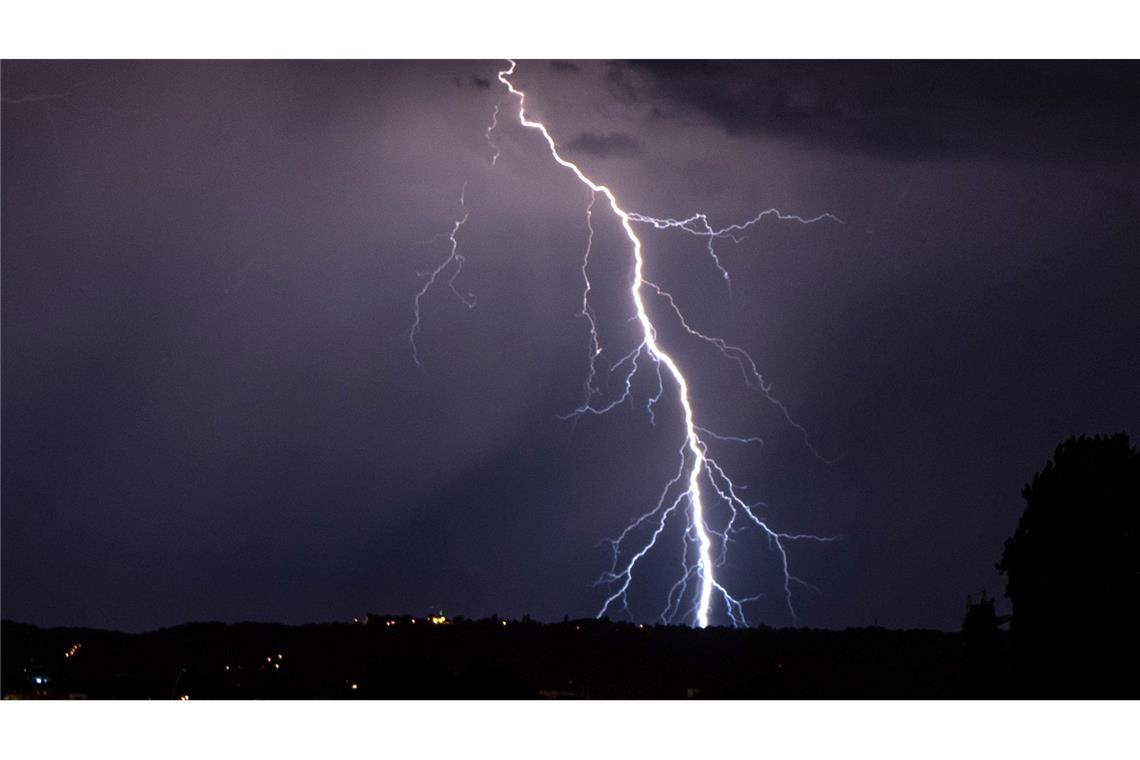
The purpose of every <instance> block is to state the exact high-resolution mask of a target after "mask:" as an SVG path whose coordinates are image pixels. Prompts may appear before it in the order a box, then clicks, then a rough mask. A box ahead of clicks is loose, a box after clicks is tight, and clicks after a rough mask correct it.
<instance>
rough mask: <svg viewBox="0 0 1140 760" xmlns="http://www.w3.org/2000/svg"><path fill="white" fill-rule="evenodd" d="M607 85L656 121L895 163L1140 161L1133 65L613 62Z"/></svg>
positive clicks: (1137, 72)
mask: <svg viewBox="0 0 1140 760" xmlns="http://www.w3.org/2000/svg"><path fill="white" fill-rule="evenodd" d="M641 77H647V78H648V91H646V90H645V88H644V84H645V83H644V82H641V81H640V78H641ZM610 84H611V90H612V93H613V94H614V96H615V97H617V98H618V99H620V100H623V101H628V100H630V99H631V98H635V99H643V100H647V101H650V102H651V104H652V102H653V101H658V100H660V101H663V103H665V104H668V105H662V104H661V103H657V104H655V105H653V111H652V112H653V113H654V114H655V115H657V116H666V117H667V116H679V115H682V114H684V113H691V112H696V113H699V114H702V115H703V116H705V117H707V118H709V119H711V120H712V121H713V122H715V123H716V124H718V125H719V126H721V127H722V128H723V129H725V130H727V131H728V132H730V133H734V134H757V135H767V136H772V137H779V138H790V139H793V140H795V141H798V142H800V143H806V144H810V145H815V146H820V147H825V148H832V149H836V150H840V151H844V152H851V153H864V154H870V155H875V156H883V157H888V158H893V159H902V160H916V159H917V160H921V159H982V160H991V161H1003V162H1018V163H1035V162H1047V163H1067V162H1072V161H1082V160H1089V159H1093V160H1115V159H1119V158H1122V157H1124V158H1136V157H1137V156H1138V155H1140V139H1137V135H1138V134H1140V64H1138V63H1137V62H1134V61H1132V62H1120V61H1062V62H1057V61H647V62H637V63H631V64H626V65H622V64H615V65H613V66H611V69H610Z"/></svg>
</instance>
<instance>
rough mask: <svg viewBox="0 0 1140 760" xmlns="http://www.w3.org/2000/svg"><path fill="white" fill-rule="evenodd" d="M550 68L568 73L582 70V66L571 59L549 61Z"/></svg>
mask: <svg viewBox="0 0 1140 760" xmlns="http://www.w3.org/2000/svg"><path fill="white" fill-rule="evenodd" d="M550 68H552V69H554V70H555V71H562V72H568V73H575V72H578V71H581V70H582V67H581V66H579V65H578V64H576V63H574V62H573V61H551V62H550Z"/></svg>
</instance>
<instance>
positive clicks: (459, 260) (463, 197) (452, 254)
mask: <svg viewBox="0 0 1140 760" xmlns="http://www.w3.org/2000/svg"><path fill="white" fill-rule="evenodd" d="M459 208H460V210H462V212H463V214H462V215H461V216H460V217H459V218H457V219H456V220H455V221H454V222H452V224H451V232H449V233H447V234H446V235H443V234H439V235H436V236H435V237H433V238H431V239H430V240H427V241H423V242H424V243H430V242H434V241H435V240H441V239H443V238H446V239H447V241H448V243H449V244H450V250H449V252H448V254H447V258H445V259H444V260H443V261H441V262H440V264H439V266H437V267H435V268H434V269H432V270H430V271H428V272H420V277H423V278H424V284H423V287H422V288H420V289H419V290H418V291H417V292H416V297H415V300H414V302H413V305H412V312H413V314H414V315H415V319H414V320H413V321H412V326H411V327H409V328H408V330H407V335H408V343H409V344H410V345H411V347H412V360H413V361H415V363H416V366H417V367H422V366H423V363H422V362H420V354H419V349H418V348H417V347H416V335H418V334H419V331H420V303H421V302H422V301H423V298H424V296H426V295H427V293H428V291H429V290H431V288H432V286H433V285H435V283H436V280H438V279H439V278H440V276H441V275H442V274H443V272H444V270H446V269H447V268H448V267H450V266H452V265H453V264H454V265H455V266H454V269H453V271H452V273H451V276H450V277H449V278H447V285H448V287H449V288H450V289H451V292H452V293H454V294H455V297H456V298H458V299H459V300H460V302H462V303H463V305H464V306H466V307H467V308H468V309H473V308H475V294H474V293H467V294H463V293H460V292H459V289H458V288H456V287H455V279H456V278H457V277H459V274H460V273H461V272H462V271H463V262H464V258H463V254H461V253H459V241H458V240H456V239H455V236H456V235H457V234H459V228H460V227H462V226H463V225H464V224H466V223H467V219H468V217H470V216H471V212H470V211H468V210H467V183H466V182H464V183H463V189H462V190H460V191H459Z"/></svg>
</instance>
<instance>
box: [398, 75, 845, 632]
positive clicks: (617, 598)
mask: <svg viewBox="0 0 1140 760" xmlns="http://www.w3.org/2000/svg"><path fill="white" fill-rule="evenodd" d="M508 64H509V66H508V68H506V69H503V70H502V71H499V72H498V81H499V82H501V83H502V84H503V85H504V86H505V87H506V88H507V92H508V93H509V95H510V96H511V97H514V98H516V99H517V102H518V112H517V115H518V121H519V124H521V125H522V126H523V127H524V128H526V129H528V130H533V131H535V132H537V133H538V134H539V135H541V136H542V138H543V139H544V140H545V142H546V145H547V147H548V148H549V152H550V157H551V158H552V159H553V160H554V161H555V162H556V163H557V164H559V165H560V166H562V167H564V168H565V169H568V170H569V171H570V172H572V173H573V174H574V176H575V177H576V178H577V179H578V181H579V182H580V183H581V184H582V185H583V186H584V187H585V188H586V189H588V190H589V193H590V202H589V205H588V206H587V208H586V226H587V229H588V230H589V236H588V239H587V244H586V252H585V255H584V257H583V260H582V267H581V272H582V278H583V281H584V290H583V293H582V302H581V309H580V310H579V313H578V316H580V317H582V318H583V319H585V320H586V322H587V325H588V327H589V333H590V344H589V354H590V361H589V371H588V373H587V376H586V381H585V387H584V391H585V399H584V401H583V403H582V404H581V405H580V406H579V407H577V408H576V409H575V410H574V411H573V412H571V413H570V414H568V415H566V416H565V417H564V419H571V418H574V419H576V418H578V417H580V416H582V415H585V414H605V413H606V412H608V411H610V410H612V409H614V408H616V407H617V406H619V405H620V404H622V403H624V402H625V401H626V400H628V399H630V398H631V397H632V395H633V381H634V377H635V375H636V374H637V373H638V371H639V370H640V369H641V368H642V367H644V366H646V365H647V364H649V363H650V362H651V363H652V364H653V367H654V369H655V370H656V378H657V390H656V393H655V394H654V395H653V396H651V397H650V398H649V399H648V401H647V402H646V410H647V412H648V414H649V417H650V421H651V422H652V421H654V420H655V417H654V405H655V404H657V403H659V402H660V401H661V399H662V397H663V396H664V394H665V391H666V386H667V385H668V387H669V388H670V389H671V390H672V391H674V392H675V394H676V398H677V403H678V406H679V410H680V416H681V420H682V424H683V437H682V442H681V444H680V446H679V447H678V451H677V457H678V464H677V470H676V472H675V474H674V475H673V477H672V478H671V479H670V480H669V481H668V482H667V483H666V484H665V486H664V488H663V489H662V490H661V492H660V496H659V497H658V499H657V503H656V504H655V506H654V507H653V508H652V509H650V510H649V511H647V512H645V513H644V514H642V515H640V516H639V517H637V518H636V519H634V520H633V521H632V522H630V523H629V524H628V525H627V526H626V528H625V529H624V530H623V531H622V532H621V533H620V534H619V535H618V536H617V537H616V538H614V539H611V540H609V544H610V547H611V549H612V563H611V566H610V569H609V570H608V571H607V572H606V573H604V574H603V575H602V577H601V578H600V579H599V583H600V584H603V585H606V586H608V587H609V593H608V596H607V597H606V598H605V600H604V601H603V603H602V605H601V608H600V609H599V611H598V613H597V617H599V618H600V617H603V616H604V615H606V614H607V613H608V612H609V611H610V610H611V609H615V608H620V609H622V610H624V611H625V612H626V613H628V614H630V615H631V616H632V612H631V611H630V608H629V593H630V586H631V584H632V582H633V578H634V572H635V570H637V569H638V565H639V563H640V562H641V561H642V560H643V559H644V558H645V557H646V556H647V555H648V554H649V553H650V552H651V551H652V550H653V549H654V548H655V547H656V546H657V544H658V542H659V540H660V539H661V537H662V535H663V534H664V533H665V532H666V529H667V527H668V525H669V524H670V521H671V520H672V519H673V518H674V516H675V515H683V516H684V523H683V526H682V527H683V530H682V538H683V544H682V551H681V575H680V578H679V579H678V580H677V581H676V582H675V583H674V584H673V585H672V587H670V589H669V591H668V594H667V595H666V604H665V608H664V609H663V610H662V612H661V614H660V619H661V620H662V621H663V622H675V621H684V622H686V623H689V624H693V625H696V626H698V627H700V628H705V627H707V626H708V625H709V623H710V620H711V619H712V615H713V614H714V602H717V603H718V604H719V605H723V610H724V615H725V617H726V618H727V620H728V622H730V623H731V624H732V625H734V626H747V625H748V619H747V617H746V615H745V605H746V604H748V603H749V602H752V601H755V600H756V599H758V598H759V596H760V595H756V596H749V597H740V598H738V597H736V596H734V595H733V594H732V593H730V592H729V590H728V589H727V588H726V587H725V585H723V584H722V583H721V581H720V580H719V579H718V574H717V570H718V568H721V567H723V566H724V564H725V563H726V561H727V555H728V544H729V543H730V541H732V540H733V539H732V536H733V535H734V534H735V533H737V532H739V531H740V530H742V529H743V528H741V527H737V523H738V522H739V523H745V522H747V523H750V524H752V525H754V526H755V527H757V528H758V529H759V530H760V531H761V532H762V534H763V535H764V536H765V537H766V538H767V540H768V543H769V545H770V547H771V548H772V549H773V550H774V551H775V552H776V553H777V555H778V558H779V561H780V565H781V567H782V571H783V591H784V598H785V603H786V606H787V609H788V612H789V613H790V615H791V618H792V621H793V623H795V622H798V617H797V614H796V610H795V607H794V605H793V598H792V586H793V585H802V586H805V587H807V588H814V587H812V586H811V585H810V584H808V583H806V582H805V581H803V580H801V579H799V578H797V577H796V576H794V575H792V574H791V572H790V569H789V558H788V551H787V545H788V544H789V543H791V542H795V541H816V542H829V541H832V540H835V539H834V537H829V536H817V535H814V534H807V533H787V532H782V531H778V530H775V529H773V528H771V527H769V525H768V524H767V522H766V521H765V520H764V519H763V518H762V517H761V516H760V514H759V509H761V508H763V507H765V506H766V505H764V504H763V503H754V504H749V503H747V502H745V501H744V500H743V499H742V498H741V496H740V491H741V490H743V487H742V486H738V485H736V484H735V483H734V482H733V481H732V479H731V478H730V477H729V475H728V474H727V473H726V472H725V470H724V469H723V468H722V467H721V466H720V464H719V463H718V462H717V460H716V459H715V458H714V457H713V456H711V455H710V452H709V445H708V441H709V440H714V441H718V442H721V443H729V444H762V443H763V442H762V441H761V440H760V439H759V438H757V437H754V436H743V435H723V434H720V433H716V432H713V431H712V430H709V429H708V428H706V427H703V426H701V425H699V424H698V423H697V416H696V413H695V411H694V404H693V399H692V393H691V391H690V387H689V382H688V380H687V379H686V377H685V374H684V372H683V371H682V369H681V365H680V363H679V362H678V361H677V359H676V358H675V357H674V356H673V355H672V354H671V353H669V352H668V351H667V350H666V349H665V347H664V346H663V345H662V344H661V342H660V341H659V339H658V332H657V327H656V326H655V324H654V322H653V320H652V319H651V317H650V315H649V311H648V309H647V307H646V298H647V297H651V298H655V299H659V300H660V301H661V302H662V303H663V304H665V305H667V306H668V310H669V313H671V314H673V316H674V317H675V318H676V321H677V324H679V325H680V327H681V328H682V329H683V330H684V331H685V333H686V334H688V335H689V336H691V337H693V338H696V339H698V340H700V341H703V342H705V343H707V344H709V345H711V346H712V347H713V348H715V349H716V350H717V351H718V352H719V353H720V354H721V355H723V356H724V357H725V358H727V359H728V360H730V361H732V362H734V363H735V364H737V366H738V367H739V368H740V371H741V373H742V375H743V377H744V381H745V383H746V384H747V385H748V386H750V387H752V388H754V389H756V390H758V391H759V392H760V393H761V394H762V395H763V396H764V397H765V398H766V399H767V400H768V401H769V402H771V403H772V404H774V405H775V406H776V408H777V409H779V411H780V412H781V414H782V415H783V417H784V419H785V420H786V421H787V422H788V424H790V425H791V426H793V427H794V428H795V429H796V430H797V431H799V433H800V434H801V435H802V437H803V440H804V443H805V445H806V446H807V447H808V448H809V449H810V450H811V452H812V453H813V454H814V455H815V456H816V457H818V458H820V459H823V460H824V461H828V460H826V459H825V458H824V457H823V456H822V455H821V454H820V453H819V451H818V450H817V449H816V448H815V447H814V446H813V445H812V443H811V441H810V440H809V438H808V434H807V431H806V429H805V428H804V427H803V426H802V425H800V424H799V423H798V422H796V421H795V420H794V419H793V418H792V416H791V414H790V413H789V411H788V409H787V407H786V406H785V405H784V404H783V403H781V402H780V401H779V400H778V399H777V398H775V397H774V396H773V395H772V393H771V385H770V384H769V383H768V382H767V381H766V380H765V379H764V378H763V376H762V375H761V373H760V371H759V369H758V366H757V364H756V362H755V361H754V360H753V358H752V357H751V356H750V355H749V354H748V352H747V351H745V350H744V349H742V348H739V347H737V346H733V345H731V344H729V343H727V342H726V341H724V340H723V339H721V338H718V337H715V336H711V335H707V334H705V333H703V332H701V331H699V330H697V329H696V328H694V327H693V326H692V325H691V324H690V323H689V321H688V320H687V319H686V318H685V316H684V314H683V312H682V311H681V308H680V306H679V305H678V304H677V301H676V299H675V298H674V297H673V295H671V294H670V293H669V292H668V291H666V290H664V289H663V288H661V287H660V286H659V285H657V284H656V283H654V282H652V281H650V280H647V279H646V278H645V274H644V271H645V258H644V250H643V246H642V242H641V239H640V238H639V237H638V236H637V234H636V232H635V231H634V224H645V225H650V226H652V227H654V228H657V229H662V230H664V229H674V230H679V231H681V232H684V233H687V234H689V235H693V236H696V237H703V238H706V251H707V253H708V255H709V257H710V258H711V260H712V262H713V265H714V266H715V267H716V268H717V270H718V271H719V272H720V273H721V276H722V277H723V278H724V280H725V282H726V284H727V285H728V286H729V287H730V288H731V278H730V276H729V274H728V271H727V270H726V269H725V268H724V266H723V265H722V262H721V260H720V258H719V257H718V255H717V253H716V249H715V243H716V242H717V241H721V240H726V239H727V240H731V241H733V242H734V243H740V242H741V241H742V240H743V239H744V237H745V234H746V232H747V231H748V230H749V229H750V228H751V227H753V226H755V225H757V224H759V223H760V222H761V221H763V220H764V219H766V218H769V217H771V218H773V219H775V220H780V221H794V222H799V223H801V224H813V223H816V222H820V221H824V220H827V221H832V222H837V223H842V220H840V219H838V218H837V217H835V216H833V215H832V214H821V215H819V216H816V217H811V218H805V217H801V216H797V215H792V214H784V213H781V212H780V211H778V210H776V209H767V210H765V211H762V212H760V213H759V214H757V215H756V216H755V217H754V218H753V219H750V220H748V221H745V222H743V223H739V224H731V225H728V226H726V227H720V228H718V227H714V226H713V225H712V223H711V222H710V221H709V218H708V216H707V215H706V214H703V213H698V214H694V215H693V216H691V217H688V218H686V219H672V218H658V217H652V216H648V215H645V214H640V213H637V212H632V211H627V210H626V209H625V208H623V207H622V205H621V204H620V203H619V201H618V199H617V195H616V194H615V193H614V192H613V190H612V189H611V188H610V187H608V186H607V185H603V184H601V183H599V182H597V181H595V180H593V179H591V178H590V177H588V176H587V175H586V174H585V172H583V171H582V169H581V168H580V167H579V166H578V165H577V164H575V163H573V162H572V161H568V160H567V159H566V158H564V157H563V156H562V155H561V154H560V153H559V151H558V145H557V142H556V141H555V140H554V138H553V136H552V135H551V134H550V132H549V130H548V129H547V127H546V125H544V124H543V123H542V122H539V121H534V120H531V119H529V118H528V117H527V114H526V94H525V93H524V92H523V91H522V90H519V89H518V88H516V87H515V85H514V83H513V82H512V81H511V78H512V76H513V75H514V73H515V69H516V62H515V61H514V60H511V59H508ZM499 115H500V107H499V105H496V106H495V111H494V114H493V115H492V119H491V125H490V126H489V127H488V128H487V129H486V131H485V133H486V139H487V143H488V144H489V145H490V146H491V148H492V149H493V150H494V155H493V156H492V158H491V163H492V165H494V164H495V162H496V161H497V160H498V159H499V157H500V155H501V150H500V148H499V146H498V145H497V144H496V143H495V142H494V140H493V139H492V133H493V132H494V130H495V129H496V128H497V127H498V126H499ZM599 196H600V197H601V198H602V199H604V201H605V205H606V206H608V208H609V211H610V213H612V214H613V215H614V217H615V218H616V219H617V220H618V222H619V223H620V226H621V228H622V230H623V232H624V234H625V237H626V238H627V240H628V242H629V246H630V250H631V256H632V263H633V272H632V282H631V283H630V287H629V297H630V300H631V303H632V306H633V312H634V317H633V318H632V320H631V321H636V322H637V323H638V325H639V327H640V340H639V342H638V345H637V346H636V347H635V348H634V349H633V350H632V351H629V352H628V353H626V354H625V355H623V356H622V357H621V358H619V359H618V360H617V361H616V362H614V363H612V364H610V365H609V366H608V370H609V371H610V372H611V373H613V372H617V371H619V370H620V371H621V373H622V375H621V377H622V384H623V391H622V392H621V394H620V395H619V396H618V397H617V398H615V399H613V400H610V401H608V402H602V401H599V402H595V396H597V395H599V390H598V388H597V387H596V386H595V379H596V377H597V373H598V365H597V361H598V359H599V357H601V356H602V354H603V353H604V350H603V348H602V345H601V342H600V339H599V334H598V324H597V320H596V318H595V312H594V310H593V308H592V307H591V305H590V293H591V283H590V277H589V263H590V254H591V251H592V248H593V245H594V226H593V216H594V213H595V205H596V202H597V201H598V199H599ZM461 205H463V204H462V199H461ZM466 219H467V216H466V207H465V206H464V216H463V217H462V218H461V219H460V220H458V221H456V222H455V223H454V225H453V227H452V230H451V234H450V236H449V239H450V241H451V254H450V256H449V257H448V259H447V260H445V261H444V262H443V263H442V264H441V265H440V266H439V267H438V268H436V269H435V270H434V271H433V272H431V273H430V274H429V275H428V281H427V282H426V283H425V284H424V287H423V288H422V289H421V290H420V291H419V293H418V294H417V296H416V302H415V314H416V321H415V323H414V324H413V326H412V330H411V332H410V339H411V341H412V346H413V351H414V349H415V342H414V338H415V333H416V330H417V328H418V325H419V304H420V299H421V298H422V297H423V295H424V294H425V293H427V291H428V290H429V289H430V288H431V287H432V285H433V284H434V283H435V281H436V279H437V278H438V277H439V276H440V273H441V272H442V271H443V270H444V269H446V268H447V267H448V266H449V265H450V264H451V263H452V262H453V261H454V262H456V263H457V267H456V271H455V274H453V276H452V282H454V277H455V276H456V275H458V270H459V267H461V266H462V261H463V259H462V257H461V256H459V255H458V254H457V252H456V251H457V243H456V240H455V234H456V233H457V232H458V231H459V228H460V227H461V226H462V224H463V222H465V221H466ZM453 290H454V287H453ZM456 295H459V297H460V299H461V300H463V301H464V303H467V304H468V306H471V305H473V301H472V303H468V301H467V300H466V299H464V298H463V296H462V295H460V294H459V293H458V291H456ZM639 362H640V363H639ZM417 363H418V358H417ZM666 380H667V381H668V382H666ZM706 500H708V501H706ZM718 504H719V505H722V506H721V507H720V509H721V510H722V512H726V513H725V514H724V515H723V516H722V517H721V518H720V523H719V524H714V523H713V522H712V521H710V509H711V507H712V506H714V505H718ZM725 518H727V519H725ZM638 537H640V539H638ZM638 541H639V542H638Z"/></svg>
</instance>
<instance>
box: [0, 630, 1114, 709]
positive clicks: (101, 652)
mask: <svg viewBox="0 0 1140 760" xmlns="http://www.w3.org/2000/svg"><path fill="white" fill-rule="evenodd" d="M414 620H415V622H412V621H413V618H408V617H399V618H398V617H378V616H371V617H370V618H368V620H367V622H364V621H361V622H360V623H327V624H312V625H302V626H286V625H275V624H265V623H240V624H236V625H226V624H223V623H193V624H187V625H180V626H176V627H174V628H165V629H162V630H158V631H153V632H151V633H143V634H126V633H119V632H114V631H103V630H96V629H90V628H50V629H42V628H37V627H35V626H32V625H27V624H23V623H16V622H10V621H5V622H3V624H2V629H0V654H2V657H0V660H2V662H0V665H2V682H0V690H2V692H3V696H4V697H5V698H32V697H40V698H57V699H67V698H89V699H172V698H173V699H178V698H182V697H185V698H189V699H277V698H285V699H314V698H315V699H354V698H355V699H360V698H364V699H385V698H395V699H410V698H595V699H596V698H662V699H685V698H895V699H910V698H958V697H974V698H977V697H1005V696H1034V695H1033V694H1018V693H1016V692H1017V691H1020V690H1018V689H1014V688H1013V687H1011V685H1010V683H1009V681H1008V680H1007V679H1004V678H1000V677H997V676H996V672H995V670H994V663H995V662H997V660H995V659H994V658H999V659H1000V657H1001V650H1002V649H1004V648H1006V643H1007V642H1006V641H1005V637H1006V635H1007V634H1005V633H1004V632H1001V638H999V639H995V640H993V641H992V642H991V644H992V647H991V648H990V650H989V651H988V652H987V653H985V654H986V657H987V658H988V660H987V662H986V663H984V665H985V667H984V668H981V669H979V667H978V662H979V660H978V658H977V656H976V655H977V653H975V652H971V651H969V649H968V648H967V647H965V646H964V644H963V639H962V637H961V636H960V635H959V634H957V633H945V632H939V631H921V630H914V631H895V630H884V629H879V628H861V629H848V630H843V631H825V630H806V629H766V628H761V629H749V630H733V629H725V628H718V629H708V630H704V631H699V630H692V629H689V628H682V627H675V626H644V627H640V626H636V625H632V624H626V623H611V622H607V621H594V620H579V621H568V622H564V623H559V624H539V623H532V622H529V621H501V620H498V619H494V618H492V619H488V620H482V621H470V622H458V623H455V622H452V621H448V622H446V623H432V622H431V621H430V619H427V618H416V619H414ZM1103 696H1112V695H1110V694H1104V695H1103Z"/></svg>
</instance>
